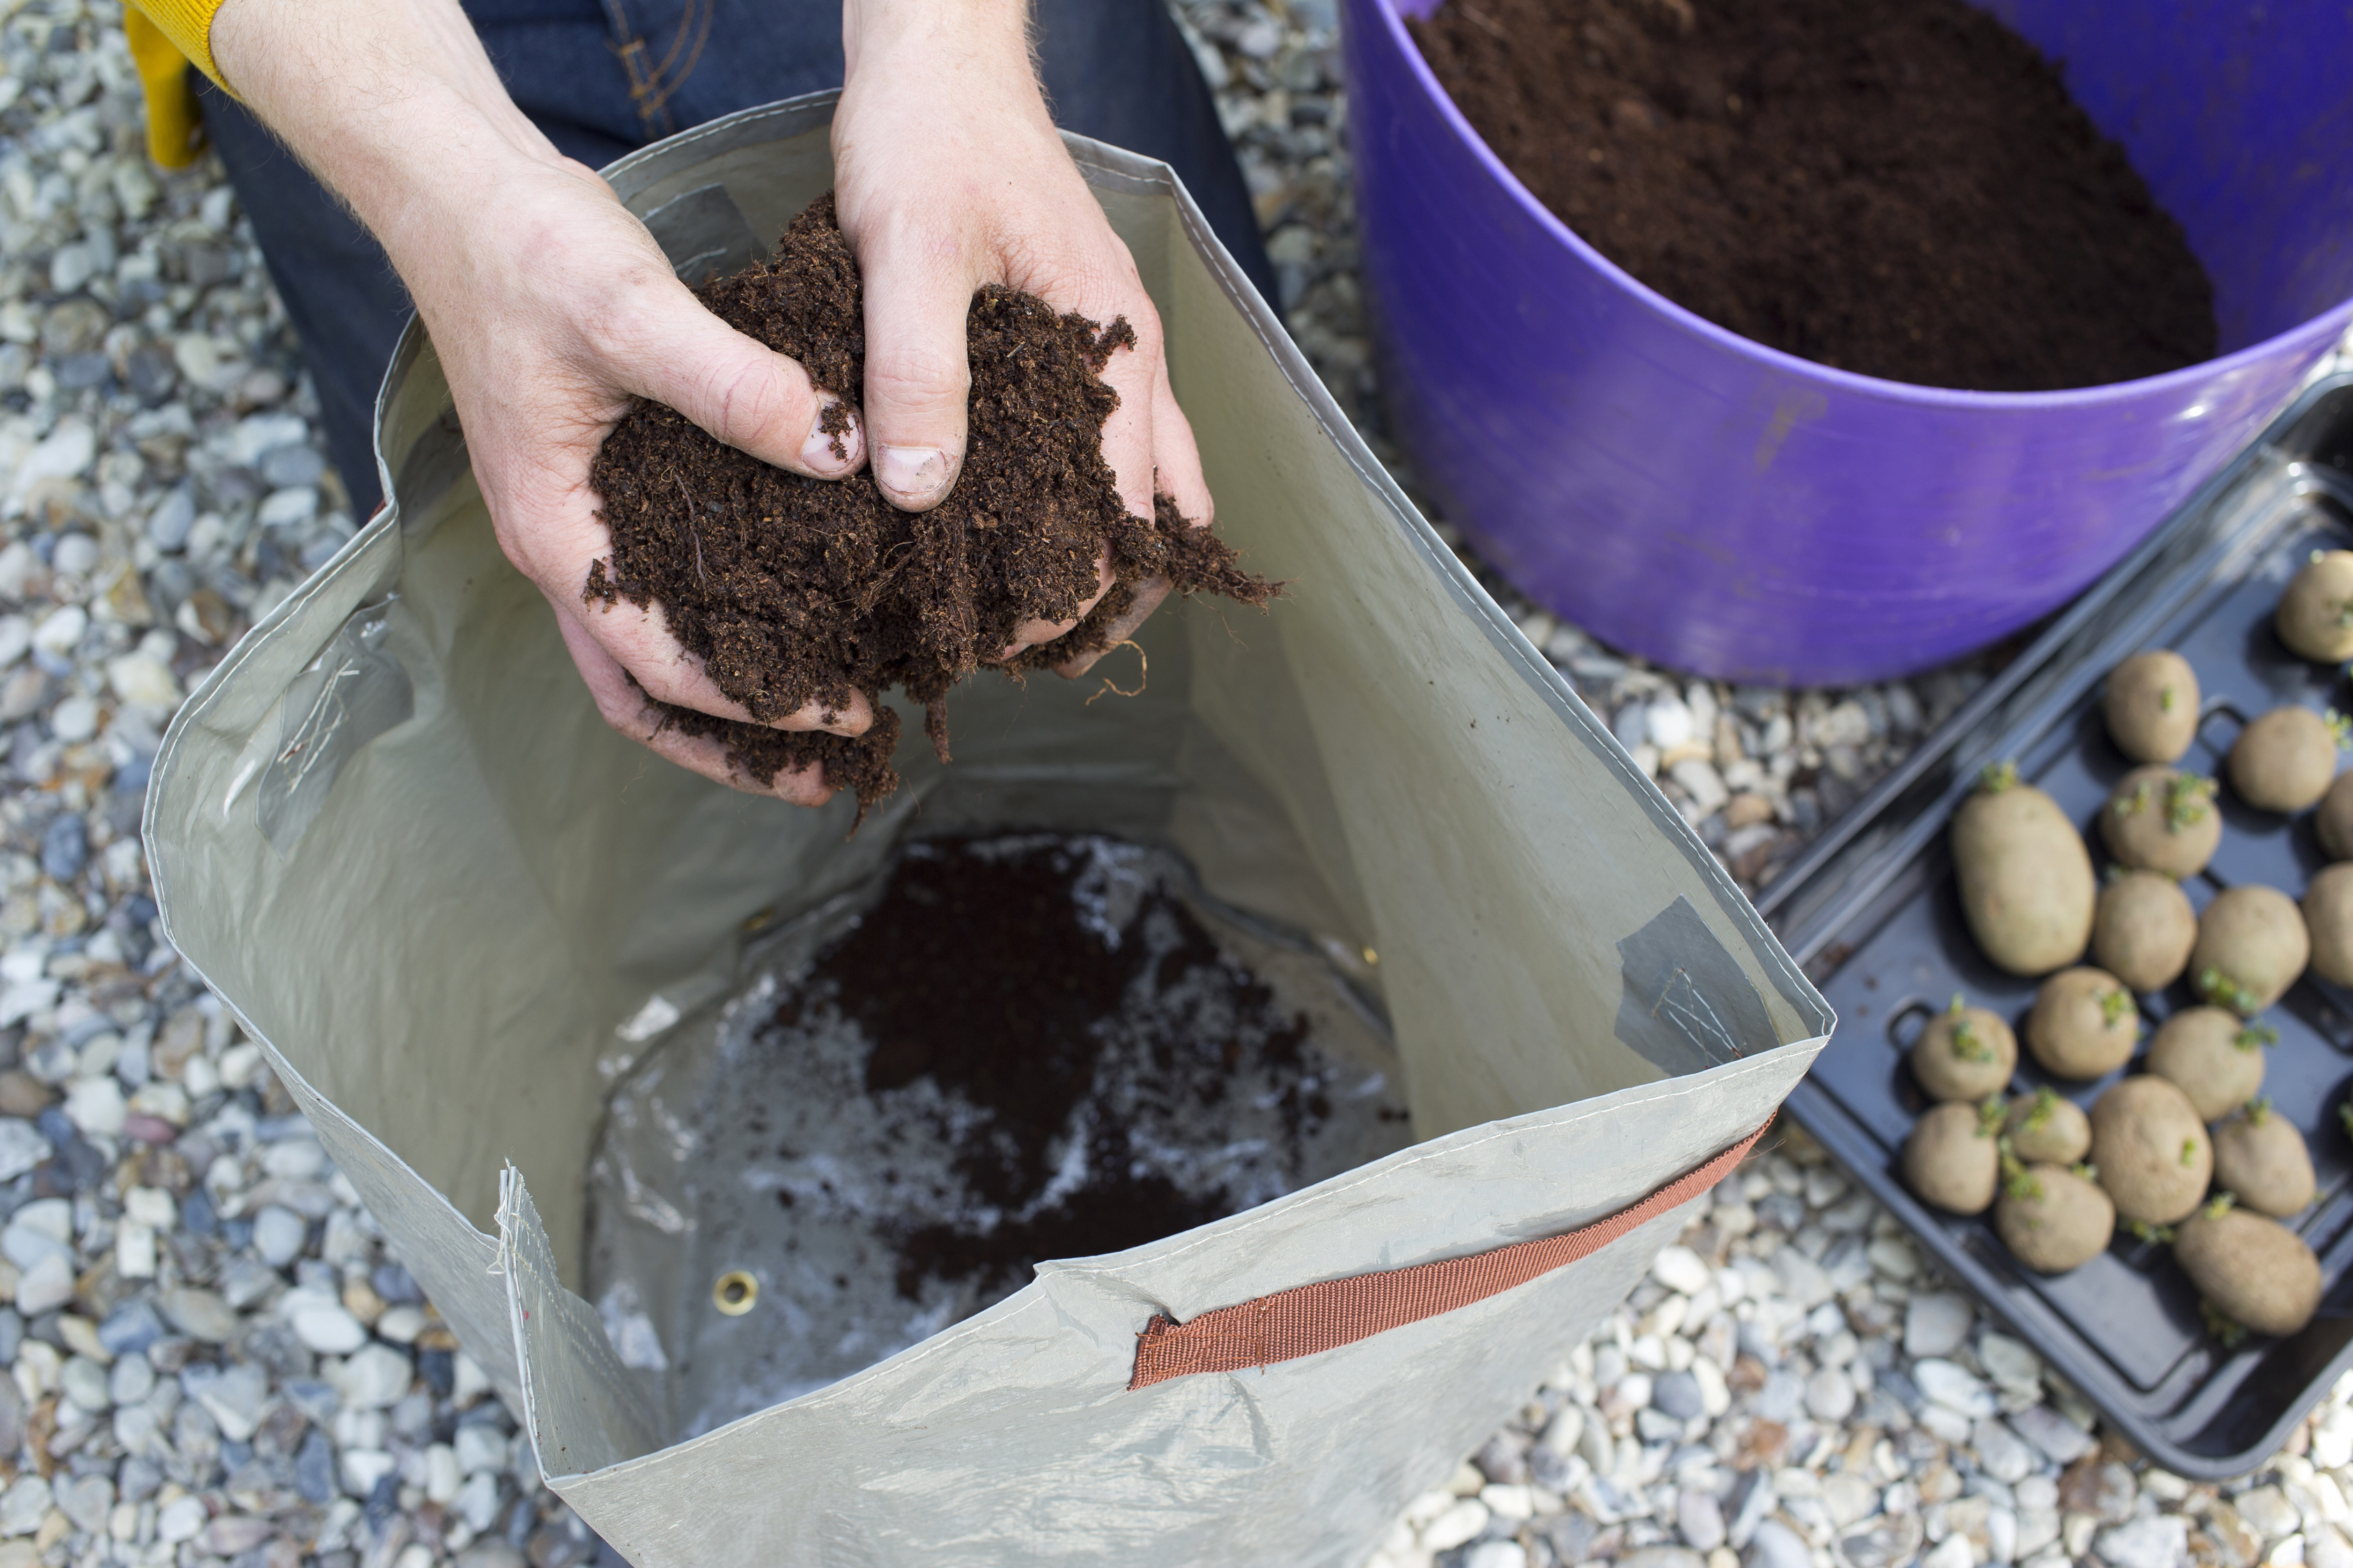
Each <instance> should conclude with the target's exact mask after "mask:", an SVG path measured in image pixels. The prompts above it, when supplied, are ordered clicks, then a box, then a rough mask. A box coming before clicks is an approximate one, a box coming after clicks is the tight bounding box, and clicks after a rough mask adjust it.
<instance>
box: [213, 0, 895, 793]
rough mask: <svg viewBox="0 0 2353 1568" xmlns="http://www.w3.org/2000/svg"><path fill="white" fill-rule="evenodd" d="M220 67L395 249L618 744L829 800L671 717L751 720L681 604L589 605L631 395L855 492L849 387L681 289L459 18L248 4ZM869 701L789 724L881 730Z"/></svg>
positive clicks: (819, 787) (218, 47)
mask: <svg viewBox="0 0 2353 1568" xmlns="http://www.w3.org/2000/svg"><path fill="white" fill-rule="evenodd" d="M212 45H213V54H214V59H215V61H216V64H217V65H218V66H219V67H220V68H221V69H222V71H223V74H224V75H226V76H227V77H228V79H230V81H231V83H232V84H233V85H234V86H235V87H237V89H238V91H239V93H240V95H241V96H243V97H244V98H245V99H246V100H247V101H248V103H249V104H251V105H252V106H253V107H254V109H255V110H256V111H257V112H258V113H259V114H260V116H261V118H262V119H263V121H265V122H266V123H268V124H269V127H270V128H271V129H272V130H273V131H275V132H278V133H279V134H280V136H283V137H284V138H285V139H286V140H287V141H288V142H289V143H290V144H291V145H292V146H293V147H294V148H295V150H296V151H297V152H298V153H301V155H302V157H303V158H304V160H305V161H306V162H308V163H310V164H311V167H312V168H313V169H315V170H318V171H320V172H321V173H322V175H323V177H324V178H325V179H326V180H327V181H328V183H329V184H332V186H333V187H334V188H335V189H336V191H337V192H338V194H340V195H342V196H343V198H344V199H345V200H346V201H347V202H349V203H351V205H352V206H353V209H354V210H355V211H356V212H357V213H358V214H359V216H360V217H361V219H362V221H364V223H366V224H367V226H369V228H370V229H371V230H372V231H373V232H374V233H375V236H376V237H377V238H378V239H379V240H380V241H381V242H382V243H383V245H384V247H385V253H386V254H387V255H388V256H389V257H390V258H391V259H392V262H393V265H394V267H395V268H396V270H397V271H398V272H399V274H400V276H401V279H402V280H403V281H404V282H406V284H407V286H408V289H409V293H410V296H411V298H412V299H413V300H415V301H416V304H417V312H418V314H419V315H420V316H421V317H423V319H424V321H425V324H426V327H427V330H428V331H430V332H431V334H432V337H433V343H434V347H435V350H436V352H437V353H438V354H439V356H440V360H441V364H442V368H443V371H444V374H446V375H447V377H448V383H449V389H450V393H451V395H452V397H453V398H454V399H455V401H456V403H457V407H458V416H459V421H460V423H461V424H462V426H464V429H465V434H466V443H467V448H468V455H469V456H470V458H471V460H472V464H473V468H474V473H475V476H476V478H477V479H478V480H479V481H480V485H481V489H482V497H483V500H484V501H485V503H486V504H487V505H488V507H489V510H490V513H491V523H492V526H493V527H494V528H495V530H496V531H497V533H498V538H499V542H500V545H501V547H502V548H503V549H504V550H505V552H506V553H507V556H508V558H509V559H510V560H512V562H513V563H515V565H516V566H517V567H518V568H519V569H520V570H521V571H522V573H523V574H525V575H526V576H528V577H530V578H531V579H532V581H533V583H535V584H537V585H538V586H539V588H540V590H541V591H542V592H543V594H545V595H546V596H547V599H548V602H549V604H550V605H552V606H553V607H554V611H555V616H556V624H557V626H559V627H560V628H561V630H562V632H563V636H564V642H565V647H566V648H567V649H568V650H569V651H570V653H571V655H572V658H573V661H574V663H575V665H577V666H578V667H579V670H580V674H581V677H582V679H584V680H585V681H586V684H587V686H588V689H589V691H590V692H591V693H592V694H593V695H594V697H595V698H596V705H597V708H598V710H600V711H601V712H602V713H603V715H604V717H605V720H606V721H607V723H609V724H611V725H612V726H613V727H614V728H615V729H617V730H618V731H621V732H623V733H625V734H628V735H629V736H630V737H631V738H632V739H635V740H638V741H640V742H644V743H645V744H647V745H649V746H650V747H651V748H652V749H653V750H654V751H656V752H659V753H660V754H662V755H663V756H666V757H668V758H670V760H672V761H674V762H677V763H681V764H682V765H684V766H686V767H689V768H691V769H693V770H694V771H695V772H697V773H702V774H704V775H705V776H706V777H710V778H712V779H716V780H718V781H719V782H721V783H723V784H732V785H733V786H735V787H737V788H741V789H746V790H751V791H753V792H754V793H761V794H767V793H773V794H776V795H781V796H782V797H784V798H785V799H787V800H791V801H795V802H797V803H799V804H803V805H819V804H822V803H823V802H824V801H825V800H826V799H828V797H829V796H830V795H831V793H832V792H831V790H830V789H829V788H828V786H827V784H826V783H825V781H824V779H823V777H822V773H821V771H820V770H818V769H817V768H814V767H812V768H809V769H805V770H802V771H801V772H799V773H780V774H779V775H777V777H776V783H775V784H774V786H773V788H772V789H768V790H763V789H761V788H760V787H759V786H758V785H756V784H754V783H752V781H751V780H750V779H748V778H747V777H746V776H745V775H744V774H743V773H742V772H741V771H740V770H739V769H737V768H735V767H734V766H733V765H732V764H731V763H729V762H728V761H727V755H726V747H725V746H724V745H723V743H722V742H719V741H717V740H714V739H708V738H694V737H689V736H687V735H684V734H681V733H680V732H679V731H677V730H675V729H673V728H670V727H669V726H667V725H665V724H664V723H663V721H662V718H661V715H660V713H659V710H657V709H656V708H655V707H654V706H653V704H654V702H656V701H659V702H667V703H673V704H678V705H681V706H684V707H688V708H694V709H699V710H702V711H704V712H707V713H712V714H717V715H719V716H721V717H723V718H727V719H733V720H737V721H750V720H751V715H750V713H748V712H747V711H746V710H744V708H743V707H742V706H741V705H740V704H738V703H736V702H734V701H733V700H730V699H729V698H727V697H726V696H724V695H723V693H722V692H721V691H720V690H719V689H718V687H717V686H716V685H714V684H713V683H712V679H711V678H710V676H709V675H708V674H707V673H706V672H705V671H704V670H703V668H702V665H701V663H700V661H698V660H696V659H695V658H692V657H691V656H690V655H689V654H687V652H686V651H685V650H684V649H683V648H681V647H680V646H679V644H678V641H677V639H676V638H675V637H671V636H670V632H669V629H668V627H667V626H666V624H665V622H664V619H663V616H662V614H661V611H660V609H659V607H658V606H656V607H651V608H648V607H641V606H638V605H632V604H629V603H628V602H626V601H623V602H620V603H618V604H616V605H610V606H609V607H608V606H607V605H603V604H599V605H590V604H589V603H588V602H587V600H586V597H585V589H586V584H587V581H588V571H589V565H590V563H592V562H594V561H596V560H598V559H600V558H602V557H604V556H606V555H607V553H608V552H609V551H610V549H611V539H610V536H609V534H608V532H607V529H606V527H605V525H604V522H603V521H602V520H601V519H600V518H599V517H598V516H597V514H596V497H595V495H594V494H593V492H591V490H590V489H589V488H588V466H589V463H590V461H591V459H593V458H595V456H596V450H597V447H599V446H600V445H601V444H602V443H603V441H604V438H605V437H606V436H607V434H608V433H609V432H610V431H611V430H612V428H613V427H614V426H615V425H617V423H618V422H619V420H620V418H621V416H623V415H624V414H626V413H627V412H628V408H629V405H630V400H631V398H632V397H633V396H636V397H647V398H651V399H653V400H655V401H657V402H659V403H663V404H666V405H669V406H670V407H671V408H674V409H676V410H677V411H678V412H679V413H681V414H682V415H684V416H686V417H687V418H689V419H691V420H692V421H693V422H694V423H695V424H697V425H699V426H702V428H703V429H704V430H706V431H708V432H710V433H711V434H712V436H713V437H717V438H718V439H719V440H721V441H723V442H726V443H727V444H729V445H731V446H734V447H741V448H742V449H744V451H747V452H749V453H751V454H752V455H754V457H757V458H762V459H764V460H765V461H767V462H770V463H774V464H776V465H777V466H778V467H781V468H790V469H793V470H794V471H796V472H798V473H803V474H808V475H811V476H813V477H816V478H819V479H838V478H840V477H841V476H843V475H845V474H848V473H850V472H852V471H854V470H855V469H856V468H857V467H858V466H859V464H860V462H862V461H863V460H864V458H865V451H864V444H863V437H862V435H861V433H860V431H859V430H858V429H857V428H856V427H855V426H854V425H853V428H852V429H851V431H850V432H849V435H848V437H846V439H845V443H844V444H845V445H846V447H848V456H847V457H846V458H841V457H837V456H836V455H835V454H834V452H833V450H832V449H831V444H832V437H829V436H827V435H825V434H824V433H822V432H821V431H819V429H818V419H819V417H820V416H821V415H822V413H823V411H824V409H825V407H826V405H828V404H829V403H831V402H834V401H836V400H837V399H836V398H835V397H834V396H833V395H832V393H833V392H838V391H839V390H841V389H828V390H820V389H818V388H814V387H812V386H811V385H810V384H809V379H808V376H807V373H806V372H805V371H804V370H803V369H802V368H801V367H800V366H799V365H798V364H797V363H795V362H793V361H792V360H790V359H787V358H786V357H785V356H783V355H781V354H778V353H774V352H773V351H771V350H769V349H768V348H766V347H765V346H764V345H762V344H761V343H759V342H755V341H754V340H753V339H750V338H748V337H745V336H744V335H743V334H741V333H739V332H737V331H734V330H733V329H732V328H730V327H728V326H727V325H726V324H725V323H723V322H722V321H719V320H718V318H716V317H715V316H712V314H711V313H710V312H709V311H707V310H704V309H703V308H702V305H701V304H700V303H699V302H698V301H697V300H695V298H694V296H693V294H692V293H691V291H690V290H689V289H687V288H686V286H685V285H683V284H682V283H681V282H679V280H678V279H677V277H676V276H675V274H674V273H673V272H672V270H671V268H670V262H669V260H668V259H667V258H665V257H664V256H663V255H662V252H661V249H660V247H659V246H658V245H657V244H656V243H655V242H654V239H653V237H652V236H651V235H649V234H648V233H647V232H646V228H645V226H644V225H642V224H640V223H639V222H638V220H637V219H636V218H635V217H633V216H630V215H629V213H628V211H627V210H626V209H625V208H624V207H622V205H620V203H619V201H618V200H617V198H616V197H615V196H614V195H613V193H612V190H611V188H610V187H608V186H607V184H605V182H604V181H603V180H602V179H600V178H598V177H597V176H596V174H595V173H594V172H593V171H591V170H589V169H587V168H586V167H584V166H583V165H581V164H578V163H573V162H572V161H570V160H569V159H566V158H565V157H563V156H562V155H561V154H559V153H557V152H556V151H555V149H554V146H553V145H552V144H550V143H549V142H547V140H546V138H545V137H543V135H541V134H540V132H539V131H538V130H537V128H536V127H534V126H533V124H532V123H531V121H529V120H528V119H527V118H526V117H525V116H524V115H523V114H522V112H521V111H520V110H517V109H516V108H515V107H514V105H513V104H512V101H511V100H509V99H508V98H507V96H506V93H505V90H504V89H503V88H501V86H500V84H499V81H498V78H497V75H496V73H495V72H494V71H493V70H492V69H491V65H490V62H489V60H488V58H486V57H485V56H484V55H483V54H482V50H481V46H480V42H479V41H478V40H477V39H476V37H475V36H474V33H473V29H472V27H471V26H470V24H469V23H468V22H467V21H466V18H465V16H464V15H463V13H462V12H460V11H459V8H458V6H457V5H456V4H455V3H454V0H411V3H409V4H406V5H385V6H382V7H381V8H379V7H378V6H376V5H373V4H369V3H366V0H299V3H298V0H228V3H227V5H224V6H223V7H222V9H221V11H220V12H219V14H218V15H217V16H216V18H215V20H214V23H213V32H212ZM872 720H873V715H872V712H871V710H870V709H869V707H868V705H867V703H866V700H865V699H864V698H863V697H862V696H860V695H858V694H856V693H854V692H853V693H852V694H851V700H850V701H849V703H847V704H844V705H842V706H841V707H839V709H836V710H826V709H824V708H823V707H821V706H812V707H809V708H807V709H804V710H801V711H800V712H798V713H796V714H793V715H791V716H789V717H787V718H786V719H784V720H781V721H777V725H776V727H777V728H780V729H786V730H810V729H826V730H830V731H835V732H837V733H840V734H858V733H861V732H863V731H865V730H866V728H867V727H868V726H869V725H870V724H871V722H872Z"/></svg>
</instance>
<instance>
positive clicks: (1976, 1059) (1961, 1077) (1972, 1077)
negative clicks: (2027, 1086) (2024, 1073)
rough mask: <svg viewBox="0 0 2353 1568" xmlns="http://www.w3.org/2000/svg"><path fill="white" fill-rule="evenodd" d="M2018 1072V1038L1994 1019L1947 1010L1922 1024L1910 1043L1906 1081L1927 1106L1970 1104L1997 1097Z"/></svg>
mask: <svg viewBox="0 0 2353 1568" xmlns="http://www.w3.org/2000/svg"><path fill="white" fill-rule="evenodd" d="M2017 1067H2018V1037H2017V1036H2015V1035H2013V1034H2011V1033H2010V1026H2009V1025H2008V1024H2006V1023H2004V1022H2002V1020H2001V1018H2000V1016H1999V1015H1997V1014H1993V1013H1989V1012H1987V1011H1986V1010H1985V1009H1984V1008H1982V1007H1972V1006H1970V1005H1968V1004H1967V1003H1966V1002H1964V1001H1963V1000H1962V999H1961V995H1960V993H1958V992H1955V993H1954V994H1953V1004H1952V1005H1951V1006H1949V1007H1947V1008H1946V1009H1945V1010H1944V1011H1943V1012H1941V1013H1939V1014H1937V1015H1936V1016H1935V1017H1933V1018H1931V1019H1929V1020H1928V1022H1927V1025H1926V1027H1924V1028H1922V1029H1921V1031H1920V1037H1919V1038H1918V1039H1916V1040H1915V1041H1913V1042H1912V1076H1913V1077H1914V1078H1915V1079H1918V1080H1919V1084H1920V1087H1921V1088H1922V1089H1925V1090H1926V1091H1927V1094H1928V1097H1929V1098H1930V1099H1931V1100H1968V1101H1970V1102H1972V1103H1975V1102H1976V1101H1978V1100H1983V1099H1984V1098H1985V1097H1986V1096H1987V1095H1989V1094H1999V1093H2000V1092H2001V1090H2002V1088H2003V1086H2004V1085H2006V1084H2008V1083H2009V1082H2010V1074H2011V1072H2013V1071H2014V1070H2016V1068H2017Z"/></svg>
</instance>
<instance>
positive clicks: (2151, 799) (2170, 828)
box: [2100, 766, 2222, 881]
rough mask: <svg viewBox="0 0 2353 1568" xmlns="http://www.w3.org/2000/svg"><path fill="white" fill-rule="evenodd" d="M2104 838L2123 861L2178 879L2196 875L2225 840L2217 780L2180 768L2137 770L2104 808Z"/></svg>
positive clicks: (2102, 810) (2127, 778)
mask: <svg viewBox="0 0 2353 1568" xmlns="http://www.w3.org/2000/svg"><path fill="white" fill-rule="evenodd" d="M2100 837H2101V839H2102V840H2103V841H2104V842H2105V844H2106V845H2107V847H2108V853H2109V854H2111V855H2114V856H2115V857H2116V860H2117V861H2118V863H2119V864H2121V865H2124V866H2126V867H2129V868H2133V869H2136V870H2142V871H2162V872H2164V873H2165V874H2166V875H2167V876H2168V877H2171V878H2172V879H2175V880H2176V881H2179V880H2180V879H2182V878H2184V877H2194V876H2196V875H2197V874H2198V873H2199V872H2200V871H2203V870H2204V869H2205V868H2206V862H2207V861H2209V860H2211V859H2212V858H2214V847H2215V846H2216V845H2218V844H2220V843H2221V842H2222V816H2221V813H2220V812H2218V811H2216V810H2215V809H2214V781H2213V780H2212V779H2210V778H2207V777H2205V776H2203V775H2202V774H2199V773H2183V772H2181V771H2180V770H2179V769H2178V768H2168V767H2155V766H2152V767H2146V768H2135V769H2134V770H2133V771H2132V772H2130V773H2126V775H2125V776H2124V777H2123V778H2122V779H2121V780H2119V781H2118V782H2117V784H2116V789H2115V791H2114V793H2112V794H2111V795H2109V796H2108V801H2107V804H2106V805H2104V806H2102V807H2101V808H2100Z"/></svg>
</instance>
